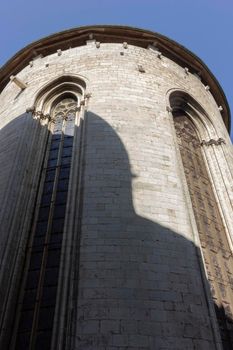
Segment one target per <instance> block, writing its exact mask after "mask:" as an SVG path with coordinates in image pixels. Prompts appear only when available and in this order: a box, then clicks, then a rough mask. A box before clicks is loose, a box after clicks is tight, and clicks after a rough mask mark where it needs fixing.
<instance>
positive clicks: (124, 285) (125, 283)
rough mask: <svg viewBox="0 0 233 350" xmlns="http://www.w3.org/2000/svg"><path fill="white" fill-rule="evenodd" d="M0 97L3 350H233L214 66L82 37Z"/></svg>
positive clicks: (29, 54) (23, 58)
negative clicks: (210, 68)
mask: <svg viewBox="0 0 233 350" xmlns="http://www.w3.org/2000/svg"><path fill="white" fill-rule="evenodd" d="M0 87H1V94H0V128H1V129H0V166H1V168H0V169H1V170H0V203H1V206H0V222H1V225H0V230H1V234H0V243H1V247H0V248H1V250H0V259H1V272H0V298H1V299H0V300H1V301H0V322H1V333H0V348H1V349H12V350H13V349H17V350H18V349H31V350H32V349H44V350H46V349H54V350H55V349H69V350H71V349H72V350H74V349H77V350H81V349H83V350H90V349H92V350H104V349H105V350H123V349H135V350H136V349H138V350H139V349H141V350H142V349H151V350H154V349H156V350H157V349H158V350H159V349H172V350H174V349H177V350H181V349H198V350H200V349H203V350H208V349H209V350H210V349H211V350H212V349H232V348H233V335H232V317H233V316H232V314H233V293H232V288H233V286H232V281H233V275H232V274H233V263H232V262H233V261H232V238H233V215H232V214H233V212H232V203H233V193H232V183H233V179H232V173H233V159H232V158H233V154H232V145H231V142H230V139H229V135H228V130H229V128H230V112H229V108H228V104H227V101H226V99H225V96H224V93H223V91H222V90H221V87H220V86H219V84H218V82H217V81H216V79H215V78H214V76H213V75H212V73H211V72H210V71H209V70H208V68H207V67H206V66H205V65H204V63H203V62H202V61H201V60H200V59H198V58H197V57H196V56H195V55H194V54H192V53H191V52H189V51H188V50H186V49H185V48H184V47H182V46H180V45H179V44H177V43H175V42H174V41H171V40H170V39H168V38H166V37H163V36H161V35H159V34H156V33H152V32H148V31H144V30H139V29H134V28H129V27H117V26H93V27H84V28H77V29H72V30H70V31H66V32H62V33H58V34H55V35H53V36H50V37H47V38H45V39H42V40H40V41H38V42H35V43H33V44H31V45H29V46H28V47H26V48H24V49H23V50H21V51H20V52H19V53H18V54H16V55H15V56H14V57H13V58H12V59H11V60H9V61H8V62H7V63H6V65H5V66H3V67H2V69H1V71H0Z"/></svg>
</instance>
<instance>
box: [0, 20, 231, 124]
mask: <svg viewBox="0 0 233 350" xmlns="http://www.w3.org/2000/svg"><path fill="white" fill-rule="evenodd" d="M90 36H91V37H92V38H94V39H95V40H97V41H98V42H101V43H107V42H119V43H123V42H127V44H132V45H136V46H140V47H144V48H147V47H148V45H154V44H155V45H156V48H158V50H159V51H160V52H162V54H163V55H164V56H167V57H169V58H171V59H172V60H174V61H175V62H177V63H178V64H179V65H181V66H182V67H184V68H187V69H188V71H189V72H190V73H195V74H198V75H200V76H201V79H202V82H203V84H205V85H206V86H208V87H209V89H210V90H211V93H212V94H213V96H214V98H215V100H216V102H217V104H218V105H219V106H221V107H222V111H221V114H222V118H223V120H224V123H225V125H226V127H227V129H228V130H230V109H229V105H228V103H227V100H226V97H225V94H224V92H223V90H222V88H221V86H220V85H219V83H218V81H217V79H216V78H215V77H214V75H213V74H212V73H211V71H210V70H209V69H208V67H207V66H206V65H205V63H204V62H202V60H201V59H200V58H198V57H197V56H196V55H194V54H193V53H192V52H191V51H189V50H187V49H186V48H185V47H183V46H182V45H180V44H178V43H176V42H175V41H173V40H171V39H169V38H167V37H165V36H163V35H161V34H158V33H154V32H151V31H148V30H142V29H138V28H131V27H125V26H111V25H98V26H86V27H79V28H74V29H70V30H66V31H63V32H59V33H56V34H53V35H50V36H48V37H45V38H43V39H41V40H38V41H35V42H34V43H32V44H30V45H28V46H26V47H25V48H23V49H22V50H21V51H19V52H18V53H17V54H16V55H14V56H13V57H12V58H11V59H10V60H9V61H8V62H6V64H5V65H4V66H2V68H1V69H0V91H2V89H3V88H4V87H5V86H6V84H7V83H8V81H9V79H10V76H12V75H16V74H17V73H18V72H20V71H21V70H22V69H23V68H24V67H25V66H27V65H28V64H29V62H30V61H31V60H32V59H33V58H35V57H36V56H38V55H43V56H47V55H49V54H52V53H54V52H57V50H60V49H61V50H66V49H68V48H70V47H76V46H82V45H86V41H87V40H89V39H90Z"/></svg>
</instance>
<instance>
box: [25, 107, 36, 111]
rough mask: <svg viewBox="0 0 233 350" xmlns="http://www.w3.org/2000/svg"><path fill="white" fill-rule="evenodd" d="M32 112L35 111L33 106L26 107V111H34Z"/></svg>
mask: <svg viewBox="0 0 233 350" xmlns="http://www.w3.org/2000/svg"><path fill="white" fill-rule="evenodd" d="M34 112H35V107H34V106H32V107H28V108H27V109H26V113H34Z"/></svg>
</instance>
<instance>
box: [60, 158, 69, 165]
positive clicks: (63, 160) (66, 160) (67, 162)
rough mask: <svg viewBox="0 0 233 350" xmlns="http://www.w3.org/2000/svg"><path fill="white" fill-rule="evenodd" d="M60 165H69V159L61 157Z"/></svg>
mask: <svg viewBox="0 0 233 350" xmlns="http://www.w3.org/2000/svg"><path fill="white" fill-rule="evenodd" d="M61 163H62V165H63V164H70V163H71V157H64V158H63V157H62V160H61Z"/></svg>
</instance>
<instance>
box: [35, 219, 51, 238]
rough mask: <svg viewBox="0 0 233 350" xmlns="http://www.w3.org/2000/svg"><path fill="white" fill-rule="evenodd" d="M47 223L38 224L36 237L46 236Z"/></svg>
mask: <svg viewBox="0 0 233 350" xmlns="http://www.w3.org/2000/svg"><path fill="white" fill-rule="evenodd" d="M47 225H48V223H47V221H42V222H38V223H37V225H36V232H35V234H36V236H43V235H45V234H46V231H47Z"/></svg>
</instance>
